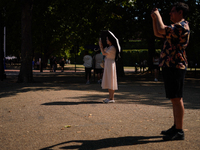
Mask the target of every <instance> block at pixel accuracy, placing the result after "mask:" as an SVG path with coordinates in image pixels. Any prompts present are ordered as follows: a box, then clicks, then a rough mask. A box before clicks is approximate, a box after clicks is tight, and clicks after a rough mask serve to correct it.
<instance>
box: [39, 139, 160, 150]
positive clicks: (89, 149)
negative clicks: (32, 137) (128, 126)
mask: <svg viewBox="0 0 200 150" xmlns="http://www.w3.org/2000/svg"><path fill="white" fill-rule="evenodd" d="M161 138H162V136H146V137H145V136H135V137H134V136H127V137H118V138H107V139H100V140H73V141H67V142H63V143H59V144H56V145H52V146H49V147H46V148H42V149H40V150H53V149H54V148H56V147H57V148H58V147H59V149H78V150H98V149H103V148H108V147H119V146H128V145H129V146H131V145H138V144H147V143H156V142H164V141H163V140H162V139H161ZM79 143H80V144H79ZM73 144H74V145H73Z"/></svg>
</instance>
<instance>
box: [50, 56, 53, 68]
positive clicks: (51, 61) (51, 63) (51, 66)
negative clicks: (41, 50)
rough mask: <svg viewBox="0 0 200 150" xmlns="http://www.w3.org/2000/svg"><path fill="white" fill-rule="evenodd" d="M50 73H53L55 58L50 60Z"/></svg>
mask: <svg viewBox="0 0 200 150" xmlns="http://www.w3.org/2000/svg"><path fill="white" fill-rule="evenodd" d="M50 72H53V56H51V58H50Z"/></svg>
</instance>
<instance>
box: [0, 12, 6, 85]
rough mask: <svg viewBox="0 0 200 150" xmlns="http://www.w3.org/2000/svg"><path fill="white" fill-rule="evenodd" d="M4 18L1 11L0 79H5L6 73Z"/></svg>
mask: <svg viewBox="0 0 200 150" xmlns="http://www.w3.org/2000/svg"><path fill="white" fill-rule="evenodd" d="M3 58H4V52H3V19H2V16H1V13H0V80H1V81H3V79H4V77H5V74H4V65H3Z"/></svg>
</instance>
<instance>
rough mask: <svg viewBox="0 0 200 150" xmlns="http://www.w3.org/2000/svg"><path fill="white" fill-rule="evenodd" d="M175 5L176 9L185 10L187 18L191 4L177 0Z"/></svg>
mask: <svg viewBox="0 0 200 150" xmlns="http://www.w3.org/2000/svg"><path fill="white" fill-rule="evenodd" d="M174 7H175V8H176V11H177V12H178V11H180V10H182V11H183V18H186V17H187V15H188V12H189V6H188V5H187V4H185V3H182V2H177V3H175V4H174Z"/></svg>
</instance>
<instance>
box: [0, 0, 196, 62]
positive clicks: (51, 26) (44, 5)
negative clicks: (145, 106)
mask: <svg viewBox="0 0 200 150" xmlns="http://www.w3.org/2000/svg"><path fill="white" fill-rule="evenodd" d="M174 2H177V0H163V1H160V0H107V1H104V0H95V1H94V0H84V1H81V0H73V1H71V0H42V1H41V0H34V1H33V18H32V41H33V50H34V55H35V56H36V57H45V58H46V60H47V58H49V57H50V56H51V55H54V56H57V57H74V55H73V54H70V50H71V49H72V47H74V46H75V47H77V46H79V47H82V48H80V54H79V55H81V53H82V51H83V53H84V48H83V47H84V46H85V45H88V44H90V45H91V44H98V38H99V33H100V31H101V30H111V31H112V32H113V33H115V35H116V36H117V37H118V38H119V40H120V43H121V45H122V47H123V48H125V49H127V48H131V49H135V48H143V49H144V48H145V49H149V51H150V53H149V54H151V53H152V54H153V53H154V49H155V48H161V46H162V41H159V42H156V44H154V43H152V41H153V42H154V38H155V37H154V36H153V29H152V21H151V17H150V13H151V10H152V8H153V7H158V8H159V9H160V13H161V15H162V17H163V21H164V23H165V24H170V20H169V11H170V9H171V6H172V4H173V3H174ZM185 2H186V3H188V5H189V6H190V15H189V17H188V18H187V20H188V21H189V22H190V28H191V39H190V44H189V47H188V50H187V51H188V58H189V59H196V60H198V58H199V57H200V54H199V42H198V39H199V38H198V37H199V32H200V14H199V10H200V5H199V1H196V0H190V1H189V0H188V1H187V0H186V1H185ZM0 10H1V12H2V13H3V14H4V15H3V16H4V21H5V25H6V27H7V54H8V55H16V56H20V53H21V5H20V2H19V0H5V1H1V2H0ZM4 10H5V11H4ZM130 39H139V40H141V42H142V44H141V43H135V44H134V45H132V43H129V41H130ZM122 41H123V42H122ZM156 41H157V39H156ZM154 45H155V47H154ZM124 55H126V54H124ZM133 57H135V56H133ZM145 57H146V54H145ZM148 57H152V56H151V55H148ZM45 58H44V60H45ZM133 59H134V60H138V58H133ZM150 59H151V58H150Z"/></svg>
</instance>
